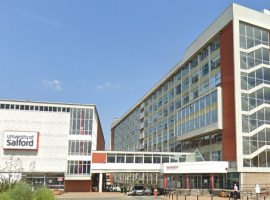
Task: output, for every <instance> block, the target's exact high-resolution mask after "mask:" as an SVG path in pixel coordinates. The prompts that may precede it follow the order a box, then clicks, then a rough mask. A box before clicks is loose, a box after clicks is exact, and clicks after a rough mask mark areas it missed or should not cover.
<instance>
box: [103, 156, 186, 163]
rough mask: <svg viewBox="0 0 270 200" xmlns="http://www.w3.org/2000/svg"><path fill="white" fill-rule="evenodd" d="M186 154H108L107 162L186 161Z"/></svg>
mask: <svg viewBox="0 0 270 200" xmlns="http://www.w3.org/2000/svg"><path fill="white" fill-rule="evenodd" d="M185 161H186V155H159V154H144V155H139V154H135V155H134V154H107V163H153V164H160V163H172V162H185Z"/></svg>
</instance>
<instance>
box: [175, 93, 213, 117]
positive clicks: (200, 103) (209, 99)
mask: <svg viewBox="0 0 270 200" xmlns="http://www.w3.org/2000/svg"><path fill="white" fill-rule="evenodd" d="M215 102H217V90H215V91H213V92H211V93H210V94H208V95H206V96H205V97H202V98H200V99H199V100H197V101H195V102H193V103H191V104H190V105H188V106H186V107H184V108H182V109H181V110H179V111H178V114H177V119H178V120H179V119H181V118H183V117H185V116H188V115H190V114H192V113H194V112H197V111H199V110H200V109H202V108H204V107H206V106H209V105H210V104H213V103H215Z"/></svg>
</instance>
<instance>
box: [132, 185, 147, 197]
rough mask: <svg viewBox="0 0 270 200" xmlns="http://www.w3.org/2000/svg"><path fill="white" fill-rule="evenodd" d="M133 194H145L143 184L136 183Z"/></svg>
mask: <svg viewBox="0 0 270 200" xmlns="http://www.w3.org/2000/svg"><path fill="white" fill-rule="evenodd" d="M131 193H132V195H134V196H135V195H144V194H145V189H144V186H143V185H135V186H134V187H133V188H132V190H131Z"/></svg>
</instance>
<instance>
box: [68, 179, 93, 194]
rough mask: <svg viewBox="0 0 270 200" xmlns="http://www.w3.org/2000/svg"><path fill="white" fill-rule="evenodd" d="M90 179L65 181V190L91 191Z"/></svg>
mask: <svg viewBox="0 0 270 200" xmlns="http://www.w3.org/2000/svg"><path fill="white" fill-rule="evenodd" d="M91 188H92V181H90V180H89V181H69V180H66V181H65V192H91Z"/></svg>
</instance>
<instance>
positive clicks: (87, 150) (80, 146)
mask: <svg viewBox="0 0 270 200" xmlns="http://www.w3.org/2000/svg"><path fill="white" fill-rule="evenodd" d="M91 149H92V142H91V141H83V140H70V141H69V151H68V155H71V156H75V155H80V156H89V155H91Z"/></svg>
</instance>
